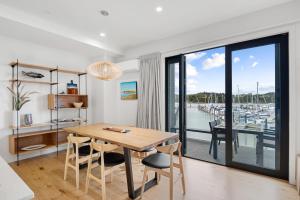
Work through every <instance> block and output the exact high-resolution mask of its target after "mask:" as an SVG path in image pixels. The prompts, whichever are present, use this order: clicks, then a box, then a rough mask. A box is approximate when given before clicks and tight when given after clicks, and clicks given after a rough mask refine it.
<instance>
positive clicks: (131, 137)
mask: <svg viewBox="0 0 300 200" xmlns="http://www.w3.org/2000/svg"><path fill="white" fill-rule="evenodd" d="M107 127H112V128H119V129H124V130H125V129H126V130H128V132H127V133H120V132H113V131H109V130H104V128H107ZM64 130H65V131H66V132H68V133H73V134H78V135H81V136H87V137H90V138H95V139H98V140H101V141H104V142H109V143H112V144H116V145H119V146H121V147H123V150H124V158H125V168H126V179H127V189H128V196H129V198H131V199H136V198H137V197H138V196H139V195H140V193H141V187H139V188H136V189H135V188H134V182H133V171H132V163H131V150H134V151H145V150H147V149H149V148H153V147H156V146H158V145H160V144H162V143H164V142H167V141H169V140H172V139H178V137H179V136H178V134H174V133H169V132H164V131H159V130H153V129H145V128H136V127H128V126H122V125H113V124H106V123H98V124H92V125H81V126H76V127H70V128H64ZM156 184H157V175H155V177H154V178H153V179H151V180H149V181H148V182H147V183H146V185H145V191H146V190H148V189H149V188H151V187H153V186H154V185H156Z"/></svg>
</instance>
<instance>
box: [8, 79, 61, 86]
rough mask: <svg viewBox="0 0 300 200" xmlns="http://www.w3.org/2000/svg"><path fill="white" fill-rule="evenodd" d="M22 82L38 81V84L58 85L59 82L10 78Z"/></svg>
mask: <svg viewBox="0 0 300 200" xmlns="http://www.w3.org/2000/svg"><path fill="white" fill-rule="evenodd" d="M17 81H19V82H22V83H36V84H46V85H57V84H58V83H51V82H47V81H34V80H22V79H19V80H17V79H14V80H9V82H17Z"/></svg>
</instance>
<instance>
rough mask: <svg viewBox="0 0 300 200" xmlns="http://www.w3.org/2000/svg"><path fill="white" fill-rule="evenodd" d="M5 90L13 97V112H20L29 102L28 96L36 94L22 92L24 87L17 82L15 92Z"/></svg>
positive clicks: (11, 89)
mask: <svg viewBox="0 0 300 200" xmlns="http://www.w3.org/2000/svg"><path fill="white" fill-rule="evenodd" d="M7 89H8V90H9V91H10V92H11V94H12V95H13V102H14V110H17V111H19V110H21V108H22V107H23V106H24V105H25V104H26V103H28V102H30V95H32V94H35V93H37V92H30V91H27V92H23V90H24V86H23V85H22V83H21V82H20V81H19V82H17V88H16V92H15V91H14V89H13V88H9V87H7Z"/></svg>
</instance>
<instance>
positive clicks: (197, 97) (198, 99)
mask: <svg viewBox="0 0 300 200" xmlns="http://www.w3.org/2000/svg"><path fill="white" fill-rule="evenodd" d="M176 98H178V96H177V97H176ZM256 99H257V95H256V94H251V93H249V94H240V95H233V102H234V103H238V102H240V103H251V102H253V103H256ZM187 102H189V103H208V102H209V103H225V94H224V93H213V92H200V93H197V94H189V95H187ZM274 102H275V93H274V92H269V93H265V94H258V103H274Z"/></svg>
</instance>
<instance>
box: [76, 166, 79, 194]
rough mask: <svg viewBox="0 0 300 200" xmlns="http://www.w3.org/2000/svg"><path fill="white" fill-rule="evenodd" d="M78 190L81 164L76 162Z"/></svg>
mask: <svg viewBox="0 0 300 200" xmlns="http://www.w3.org/2000/svg"><path fill="white" fill-rule="evenodd" d="M76 188H77V189H79V163H77V162H76Z"/></svg>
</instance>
